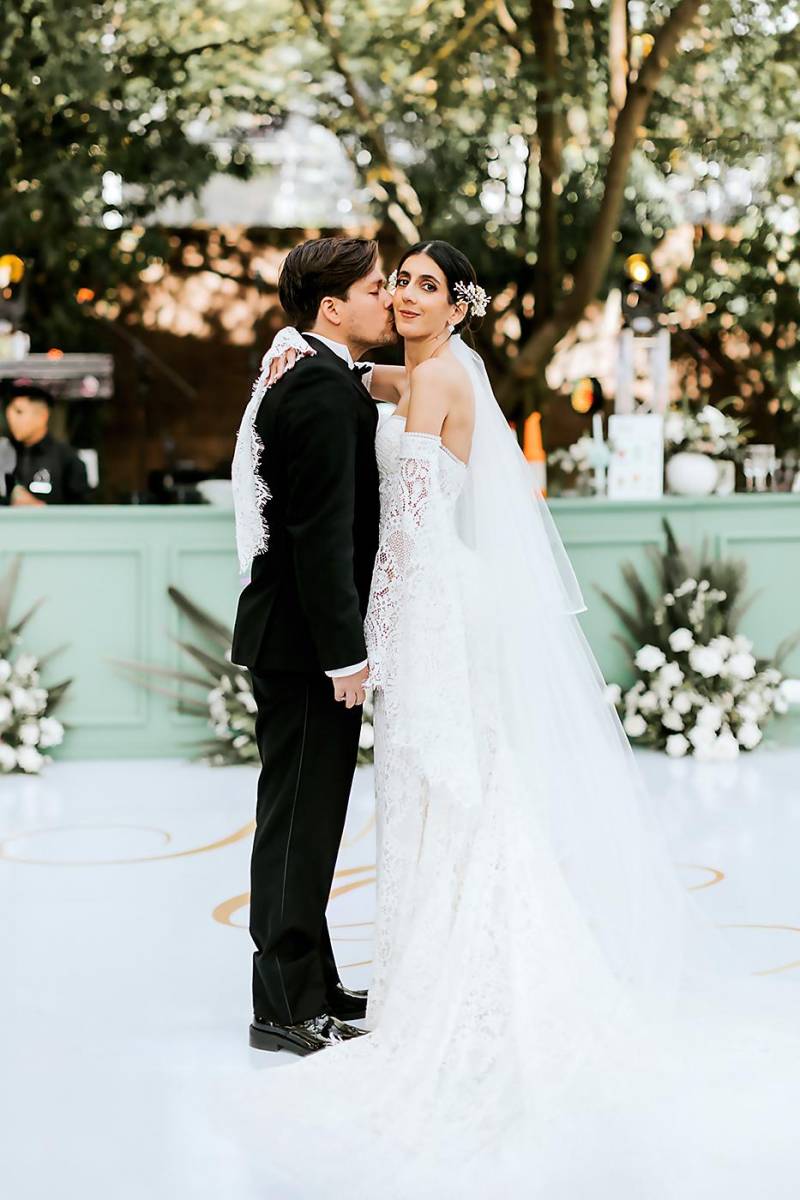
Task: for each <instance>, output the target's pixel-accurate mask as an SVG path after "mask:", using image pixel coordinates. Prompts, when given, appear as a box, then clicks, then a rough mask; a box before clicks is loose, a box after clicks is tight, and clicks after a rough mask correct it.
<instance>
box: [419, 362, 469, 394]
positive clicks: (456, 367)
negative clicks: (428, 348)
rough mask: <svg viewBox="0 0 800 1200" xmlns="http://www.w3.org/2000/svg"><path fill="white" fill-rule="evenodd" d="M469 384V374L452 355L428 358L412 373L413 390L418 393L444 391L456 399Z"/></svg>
mask: <svg viewBox="0 0 800 1200" xmlns="http://www.w3.org/2000/svg"><path fill="white" fill-rule="evenodd" d="M468 384H469V376H468V375H467V372H466V371H465V369H464V367H463V366H462V365H461V363H460V362H459V361H458V360H457V359H456V358H454V357H453V355H452V354H443V355H441V356H440V357H436V358H426V359H425V361H424V362H421V363H418V364H417V366H416V367H414V369H413V370H412V372H411V388H412V391H416V392H423V391H424V392H429V391H444V392H446V393H447V394H449V395H450V396H451V397H453V398H454V399H455V398H457V397H458V396H459V395H463V394H464V391H465V389H466V388H467V385H468Z"/></svg>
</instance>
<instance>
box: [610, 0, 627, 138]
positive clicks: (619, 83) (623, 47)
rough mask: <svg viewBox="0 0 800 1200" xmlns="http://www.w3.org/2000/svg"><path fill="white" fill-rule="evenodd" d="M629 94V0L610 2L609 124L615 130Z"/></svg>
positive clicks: (611, 0)
mask: <svg viewBox="0 0 800 1200" xmlns="http://www.w3.org/2000/svg"><path fill="white" fill-rule="evenodd" d="M627 93H628V0H610V4H609V13H608V96H609V117H610V120H609V124H610V125H611V127H612V128H613V126H614V122H615V121H616V117H617V113H618V112H619V111H620V109H621V108H622V107H623V105H624V104H625V98H626V96H627Z"/></svg>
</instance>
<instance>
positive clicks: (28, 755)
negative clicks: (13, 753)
mask: <svg viewBox="0 0 800 1200" xmlns="http://www.w3.org/2000/svg"><path fill="white" fill-rule="evenodd" d="M17 762H18V764H19V765H20V766H21V767H22V769H23V771H25V772H27V774H28V775H36V774H38V772H39V771H40V770H41V769H42V763H43V762H44V758H43V757H42V755H41V754H40V753H39V751H38V750H37V749H36V748H35V747H34V746H20V748H19V749H18V750H17Z"/></svg>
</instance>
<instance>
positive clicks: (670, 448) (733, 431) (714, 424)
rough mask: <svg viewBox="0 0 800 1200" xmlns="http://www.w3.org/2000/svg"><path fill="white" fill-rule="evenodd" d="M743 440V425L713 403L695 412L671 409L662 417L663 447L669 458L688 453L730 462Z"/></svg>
mask: <svg viewBox="0 0 800 1200" xmlns="http://www.w3.org/2000/svg"><path fill="white" fill-rule="evenodd" d="M723 403H724V404H728V403H730V401H723ZM746 441H747V436H746V434H745V433H744V422H742V421H739V420H737V418H736V417H732V416H730V415H729V414H728V413H726V412H724V411H723V409H722V408H715V407H714V405H713V404H705V405H703V407H702V408H701V409H699V410H698V411H697V412H692V411H691V409H689V408H688V407H686V408H683V409H673V410H672V411H671V412H668V413H667V415H666V417H665V418H664V448H665V451H666V453H667V455H668V456H669V455H672V454H677V453H679V452H681V451H687V450H688V451H693V452H694V453H697V454H710V455H711V456H712V457H714V458H731V459H733V458H736V456H737V454H738V452H739V449H740V448H741V447H742V446H743V445H744V444H745V442H746Z"/></svg>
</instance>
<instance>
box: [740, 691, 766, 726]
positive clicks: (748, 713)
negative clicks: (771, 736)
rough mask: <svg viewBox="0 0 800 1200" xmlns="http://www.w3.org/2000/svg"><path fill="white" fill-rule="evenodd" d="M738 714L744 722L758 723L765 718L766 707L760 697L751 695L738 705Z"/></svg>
mask: <svg viewBox="0 0 800 1200" xmlns="http://www.w3.org/2000/svg"><path fill="white" fill-rule="evenodd" d="M736 712H737V713H738V714H739V716H740V717H741V718H742V720H743V721H758V720H759V719H760V718H761V717H763V716H764V705H763V704H762V703H761V701H760V700H759V698H758V696H754V695H750V696H747V697H746V699H745V700H743V701H742V702H741V703H740V704H737V705H736Z"/></svg>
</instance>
